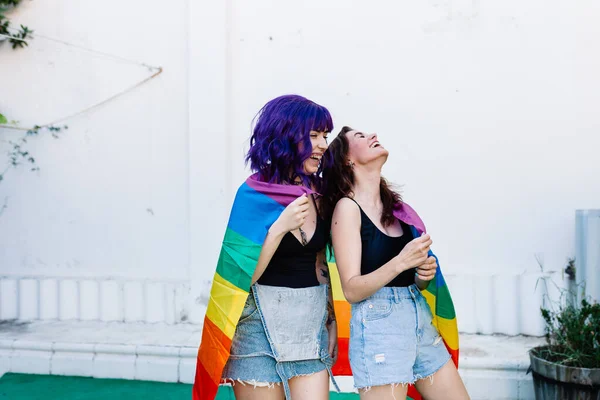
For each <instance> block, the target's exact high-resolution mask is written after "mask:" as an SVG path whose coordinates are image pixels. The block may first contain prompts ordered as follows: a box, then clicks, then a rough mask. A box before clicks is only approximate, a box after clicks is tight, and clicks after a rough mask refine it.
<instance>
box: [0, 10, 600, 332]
mask: <svg viewBox="0 0 600 400" xmlns="http://www.w3.org/2000/svg"><path fill="white" fill-rule="evenodd" d="M96 3H97V4H96ZM599 17H600V7H599V6H598V4H597V2H594V1H592V0H583V1H579V2H577V3H573V2H567V1H554V2H550V3H548V2H544V1H542V0H532V1H529V2H525V3H523V2H519V1H516V0H507V1H503V2H495V1H490V0H429V1H426V2H421V3H410V2H397V1H384V0H381V1H376V2H366V1H347V0H346V1H342V0H336V1H329V2H325V3H324V2H322V1H315V0H307V1H303V2H292V1H289V0H285V1H282V0H270V1H267V0H255V1H252V2H244V1H236V0H227V1H225V0H212V1H205V2H193V1H183V0H181V1H176V2H170V3H169V4H168V5H165V4H164V3H163V2H161V3H159V2H154V1H151V2H139V1H134V2H127V3H126V4H123V3H122V2H114V1H113V2H108V3H107V2H102V3H98V2H86V3H85V4H80V3H77V2H74V1H72V0H63V1H61V2H59V5H52V6H51V5H48V4H43V3H38V2H27V3H24V4H23V6H21V7H20V9H19V10H18V12H17V13H16V14H15V17H14V18H15V21H17V22H24V23H27V24H29V25H31V27H32V28H34V29H36V31H37V32H39V33H43V34H45V35H48V36H52V37H56V38H60V39H63V40H67V41H70V42H73V43H77V44H80V45H84V46H88V47H92V48H94V49H97V50H100V51H104V52H109V53H111V54H116V55H120V56H126V57H128V58H132V59H135V60H140V61H143V62H146V63H148V64H152V65H160V66H163V67H164V68H165V69H164V71H165V72H164V73H163V74H162V75H161V76H159V77H158V78H157V79H155V80H153V81H151V82H150V83H148V84H146V85H144V86H142V87H141V88H139V89H138V90H136V91H135V92H132V93H130V94H128V95H126V96H124V97H122V98H120V99H118V100H116V101H114V102H111V103H109V104H107V105H105V106H103V107H102V108H100V109H98V110H96V111H94V112H91V113H88V114H85V115H84V116H82V117H79V118H76V119H74V120H71V121H68V122H67V123H68V124H69V126H70V129H69V131H68V132H67V133H66V134H64V135H63V136H62V138H61V139H60V140H58V141H55V140H49V139H48V140H46V139H42V140H38V141H34V142H32V144H31V150H32V152H33V151H35V154H36V155H37V158H38V160H39V164H40V167H41V171H40V173H39V174H32V173H28V172H25V171H23V170H18V171H11V172H10V173H9V174H7V177H6V181H4V182H2V183H0V200H2V199H3V198H4V197H6V196H9V199H8V208H7V209H6V210H5V212H4V214H3V215H2V216H0V241H1V243H2V244H3V245H2V247H0V274H2V275H4V276H7V277H9V278H15V277H17V278H20V277H23V276H36V277H58V278H61V277H63V278H73V279H80V278H81V279H83V278H86V279H92V280H97V281H102V280H103V279H106V278H110V279H116V280H120V281H119V282H121V281H125V280H134V281H141V282H145V281H146V280H154V281H157V282H167V281H168V282H171V281H174V282H175V283H176V284H180V283H181V284H184V285H187V287H188V288H189V290H191V292H190V293H191V296H189V297H188V299H187V302H185V301H184V302H183V303H182V304H181V305H180V308H181V309H179V311H180V312H183V313H184V314H185V315H187V314H188V313H191V314H190V317H191V319H192V320H193V321H200V320H201V318H202V312H203V307H202V304H203V303H205V302H206V299H207V295H208V293H207V288H208V287H209V285H210V279H211V277H212V274H213V272H214V265H215V263H216V260H217V257H218V247H219V244H220V240H221V238H222V235H223V232H224V229H225V224H226V219H227V214H228V210H229V207H230V204H231V201H232V199H233V194H234V193H235V189H236V188H237V186H238V185H239V184H240V182H241V181H242V180H243V179H244V178H245V177H246V175H247V173H248V172H247V170H246V169H245V168H244V165H243V154H244V151H245V149H246V148H247V139H248V137H249V135H250V123H251V120H252V118H253V116H254V114H255V113H256V111H257V110H258V109H259V108H260V107H261V106H262V105H263V104H264V103H265V102H266V101H268V100H269V99H271V98H273V97H275V96H277V95H280V94H282V93H299V94H303V95H305V96H307V97H309V98H311V99H313V100H315V101H317V102H320V103H322V104H324V105H326V106H327V107H328V108H329V109H330V110H331V112H332V114H333V116H334V122H335V124H336V131H337V130H338V129H339V128H341V127H342V126H343V125H345V124H348V125H352V126H354V127H357V128H360V129H363V130H367V131H375V132H377V133H379V135H380V139H381V141H382V142H383V143H384V144H385V145H386V147H387V148H389V149H390V150H391V157H390V159H389V162H388V164H387V166H386V171H385V172H386V176H387V177H388V178H389V179H390V180H392V181H394V182H396V183H398V184H401V185H403V186H402V190H403V194H404V197H405V200H406V201H407V202H408V203H410V204H411V205H413V206H414V207H415V208H416V209H417V210H418V211H419V212H420V214H421V215H422V216H423V218H424V220H425V222H426V224H427V225H428V227H429V230H430V232H431V234H432V235H433V238H434V241H435V249H436V252H437V253H438V255H439V256H440V259H441V261H442V262H443V267H444V271H445V273H446V274H447V275H449V283H450V285H451V289H452V290H453V291H454V292H456V293H459V294H457V295H455V297H456V298H460V300H457V303H459V304H457V308H458V310H459V319H460V320H461V321H463V322H462V323H461V327H462V326H464V327H465V328H464V329H463V330H465V331H469V332H488V331H490V330H491V331H503V330H508V331H511V332H514V331H516V332H517V333H518V332H539V329H540V327H539V325H535V324H536V323H535V322H534V323H533V325H534V326H536V327H535V328H531V327H529V328H524V327H523V326H524V325H527V321H528V317H529V318H533V319H535V318H536V316H535V313H536V312H537V311H536V310H537V304H538V301H541V300H540V299H541V296H543V293H540V292H539V291H538V292H535V290H534V288H535V281H536V280H537V277H538V276H539V275H536V273H537V272H538V271H539V266H538V265H537V262H536V258H535V256H536V255H537V256H538V258H540V259H541V260H543V263H544V268H545V269H546V270H547V271H559V270H561V269H562V268H563V267H564V265H565V264H566V259H567V257H570V256H573V255H574V236H575V230H574V220H575V218H574V216H575V209H579V208H598V207H600V184H597V183H596V182H597V181H598V179H597V176H598V174H599V173H600V163H599V162H598V161H597V158H598V157H597V155H598V148H599V145H600V138H599V137H598V135H597V132H598V128H600V117H599V114H598V112H597V108H598V104H600V78H598V76H597V71H598V70H599V68H600V56H599V55H598V52H597V51H595V42H596V40H595V38H597V37H598V35H599V34H600V27H599V26H598V24H597V23H596V21H597V20H598V18H599ZM60 19H62V20H64V21H66V22H65V23H64V24H62V25H59V24H55V23H54V21H56V20H60ZM107 27H108V29H109V30H107ZM0 57H1V58H0V74H1V75H0V76H6V75H7V74H10V76H11V79H10V80H5V79H3V80H2V86H1V88H0V110H2V112H3V113H4V114H8V115H9V116H11V117H12V118H15V119H19V120H20V121H22V123H23V124H29V123H37V122H38V121H46V120H48V119H50V120H51V119H53V118H54V117H55V116H61V115H63V114H68V113H69V112H71V111H72V110H74V109H77V108H79V107H83V106H85V105H88V104H91V103H93V102H94V101H96V100H98V99H101V98H103V97H105V96H108V95H110V94H112V93H114V92H115V91H119V90H120V89H121V88H124V87H127V86H129V85H130V84H131V83H134V82H135V81H136V80H137V79H141V78H143V77H144V76H145V74H146V73H147V71H145V70H144V69H142V68H138V67H136V66H132V65H128V64H123V63H118V62H114V61H111V60H105V59H102V58H98V57H91V56H89V55H87V54H85V53H82V52H79V51H75V50H74V49H69V48H66V47H64V46H61V45H58V44H54V43H51V42H48V41H45V40H43V39H41V38H38V39H36V40H34V41H32V42H31V44H30V48H29V49H28V50H22V51H18V52H12V51H9V49H7V47H6V45H5V46H3V47H2V48H0ZM0 134H1V135H2V138H3V139H4V138H10V137H14V136H13V135H14V133H11V132H8V131H6V130H0ZM2 146H3V148H5V147H6V144H2ZM148 209H150V210H152V211H153V214H152V213H150V212H149V211H148ZM524 272H527V274H526V275H524V276H523V277H522V276H521V274H522V273H524ZM554 275H556V276H559V275H560V273H559V274H554ZM495 276H499V277H495ZM512 277H516V278H512ZM481 279H483V280H484V281H485V282H484V283H481V282H480V280H481ZM556 280H558V281H561V279H560V278H557V279H556ZM477 282H479V283H481V286H477ZM511 282H512V283H511ZM486 285H488V286H487V287H489V288H495V289H494V290H493V291H492V292H493V293H494V294H493V296H492V295H491V294H486V293H489V291H485V290H482V289H481V288H484V287H486ZM511 285H512V286H511ZM503 288H504V289H503ZM507 288H508V289H507ZM0 289H1V287H0ZM490 290H491V289H490ZM505 291H506V292H508V293H510V292H511V291H512V293H513V294H517V295H518V296H519V300H518V301H517V302H515V303H514V304H513V305H514V307H515V308H517V309H518V310H521V311H520V312H519V313H517V314H519V315H520V314H523V315H521V316H520V317H518V318H517V317H515V315H517V314H511V313H506V315H504V314H502V313H501V312H497V313H496V314H498V313H499V314H498V315H499V316H498V315H496V314H493V315H491V316H490V315H488V314H487V313H488V311H489V310H495V309H496V308H498V304H502V294H503V293H504V292H505ZM475 292H477V293H475ZM482 296H488V297H485V298H482ZM527 296H531V298H529V297H527ZM132 298H135V296H133V297H132ZM476 300H477V301H476ZM486 302H487V303H489V304H490V307H491V308H489V310H487V309H481V307H480V309H479V310H475V311H473V307H474V305H475V304H476V303H481V304H485V303H486ZM510 304H512V303H510ZM511 307H512V306H511ZM509 308H510V307H509ZM482 310H483V311H482ZM524 310H527V311H524ZM489 312H492V313H493V312H494V311H489ZM494 315H495V316H494ZM486 318H487V319H486ZM495 320H497V321H496V322H493V321H495ZM486 321H487V322H486ZM511 321H512V322H511ZM516 321H525V322H516ZM507 323H509V324H513V325H511V327H509V328H498V326H500V325H506V324H507Z"/></svg>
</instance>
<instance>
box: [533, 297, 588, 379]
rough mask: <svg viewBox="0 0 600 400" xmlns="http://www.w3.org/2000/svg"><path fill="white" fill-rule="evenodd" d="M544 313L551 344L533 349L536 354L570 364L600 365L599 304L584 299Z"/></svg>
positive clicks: (566, 364) (559, 362) (544, 310)
mask: <svg viewBox="0 0 600 400" xmlns="http://www.w3.org/2000/svg"><path fill="white" fill-rule="evenodd" d="M541 312H542V317H543V318H544V320H545V321H546V340H547V342H548V345H547V346H543V347H539V348H537V349H535V350H533V351H534V355H536V356H537V357H540V358H542V359H545V360H547V361H550V362H554V363H557V364H561V365H565V366H570V367H579V368H600V304H598V303H591V302H589V301H588V300H586V299H583V300H581V303H580V304H577V305H564V306H560V307H558V309H557V310H551V309H547V308H542V309H541Z"/></svg>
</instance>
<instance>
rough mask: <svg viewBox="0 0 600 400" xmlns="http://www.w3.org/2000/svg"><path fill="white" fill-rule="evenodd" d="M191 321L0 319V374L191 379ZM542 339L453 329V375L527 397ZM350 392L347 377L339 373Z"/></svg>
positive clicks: (494, 391) (196, 337)
mask: <svg viewBox="0 0 600 400" xmlns="http://www.w3.org/2000/svg"><path fill="white" fill-rule="evenodd" d="M201 331H202V328H201V327H200V326H197V325H191V324H179V325H166V324H144V323H114V322H110V323H106V322H75V321H71V322H67V321H53V322H52V321H37V322H31V323H25V322H10V321H4V322H2V323H0V373H4V372H20V373H38V374H52V375H73V376H92V377H96V378H117V379H139V380H152V381H161V382H182V383H193V380H194V375H195V366H196V355H197V348H198V343H199V341H200V337H201ZM540 343H543V339H542V338H535V337H526V336H512V337H510V336H501V335H468V334H462V335H461V358H460V364H459V366H460V370H459V371H460V374H461V376H462V377H463V380H464V381H465V384H466V385H467V389H468V390H469V394H470V395H471V398H472V399H473V400H478V399H481V400H484V399H485V400H509V399H510V400H533V399H534V398H535V397H534V393H533V383H532V380H531V375H526V370H527V368H528V367H529V358H528V355H527V351H528V350H529V349H530V348H531V347H534V346H537V345H538V344H540ZM337 379H338V383H339V384H340V388H341V389H342V391H344V392H353V391H354V388H353V381H352V377H339V378H337Z"/></svg>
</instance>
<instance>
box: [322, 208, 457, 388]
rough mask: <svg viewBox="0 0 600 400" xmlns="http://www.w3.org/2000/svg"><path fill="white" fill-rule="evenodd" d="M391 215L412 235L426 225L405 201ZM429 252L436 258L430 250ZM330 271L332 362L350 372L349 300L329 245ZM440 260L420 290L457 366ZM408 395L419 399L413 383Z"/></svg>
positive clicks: (450, 306)
mask: <svg viewBox="0 0 600 400" xmlns="http://www.w3.org/2000/svg"><path fill="white" fill-rule="evenodd" d="M394 216H395V217H396V218H398V219H399V220H401V221H403V222H405V223H406V224H407V225H409V226H410V227H411V230H412V233H413V236H414V237H415V238H416V237H419V236H421V235H422V234H423V233H425V225H424V224H423V221H422V220H421V218H420V217H419V216H418V215H417V213H416V212H415V211H414V210H413V209H412V208H411V207H410V206H409V205H408V204H406V203H402V204H399V205H397V206H396V207H395V210H394ZM429 255H430V256H433V257H435V258H436V260H438V258H437V257H436V256H435V255H434V254H433V252H431V251H430V252H429ZM327 256H328V260H327V261H328V264H329V274H330V278H331V285H332V289H333V300H334V308H335V316H336V319H337V325H338V350H339V351H338V360H337V362H336V364H335V365H334V366H333V374H334V375H352V371H351V369H350V361H349V359H348V344H349V340H350V317H351V310H350V303H348V301H347V300H346V298H345V297H344V293H343V291H342V285H341V281H340V275H339V272H338V269H337V265H336V264H335V255H334V254H333V251H332V250H331V248H330V249H329V251H328V252H327ZM439 265H440V263H439V260H438V269H437V271H436V274H435V278H434V279H433V280H432V281H431V282H429V286H428V287H427V289H425V290H424V291H423V292H422V293H423V295H424V296H425V298H426V299H427V303H428V304H429V307H430V308H431V310H432V314H433V324H434V325H435V326H436V327H437V329H438V331H439V332H440V335H441V336H442V339H443V340H444V344H445V345H446V348H447V349H448V351H449V352H450V355H451V356H452V360H453V361H454V364H455V365H456V367H458V326H457V323H456V314H455V312H454V305H453V303H452V298H451V297H450V292H449V291H448V286H447V285H446V282H445V281H444V276H443V275H442V270H441V268H440V267H439ZM408 396H409V398H412V399H414V400H420V399H421V396H420V395H419V393H418V392H417V391H416V389H415V387H414V386H413V385H411V386H410V387H409V390H408Z"/></svg>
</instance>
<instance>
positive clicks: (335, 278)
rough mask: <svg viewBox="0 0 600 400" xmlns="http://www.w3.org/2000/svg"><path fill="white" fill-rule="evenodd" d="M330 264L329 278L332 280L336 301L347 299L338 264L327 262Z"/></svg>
mask: <svg viewBox="0 0 600 400" xmlns="http://www.w3.org/2000/svg"><path fill="white" fill-rule="evenodd" d="M327 265H328V266H329V279H330V282H331V290H333V300H334V301H346V297H344V291H343V290H342V281H341V280H340V273H339V272H338V269H337V265H336V264H335V263H332V262H330V263H327Z"/></svg>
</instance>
